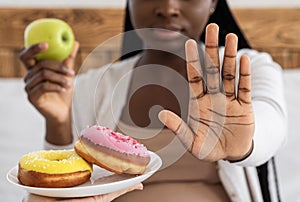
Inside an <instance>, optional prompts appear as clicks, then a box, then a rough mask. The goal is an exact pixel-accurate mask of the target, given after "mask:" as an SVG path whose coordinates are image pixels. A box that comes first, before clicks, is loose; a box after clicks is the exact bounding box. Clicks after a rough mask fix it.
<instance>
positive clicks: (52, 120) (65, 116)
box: [19, 42, 79, 144]
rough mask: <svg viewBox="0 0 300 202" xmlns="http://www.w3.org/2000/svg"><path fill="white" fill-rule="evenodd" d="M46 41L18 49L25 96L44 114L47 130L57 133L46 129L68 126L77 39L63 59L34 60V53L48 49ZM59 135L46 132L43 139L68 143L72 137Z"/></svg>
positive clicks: (63, 128) (77, 45) (77, 46)
mask: <svg viewBox="0 0 300 202" xmlns="http://www.w3.org/2000/svg"><path fill="white" fill-rule="evenodd" d="M47 48H48V44H47V43H39V44H35V45H32V46H30V47H28V48H26V49H24V50H23V51H22V52H21V53H20V56H19V57H20V60H21V61H22V62H23V64H24V65H25V67H26V69H27V74H26V76H25V78H24V81H25V90H26V92H27V95H28V100H29V101H30V102H31V103H32V104H33V105H34V107H35V108H36V109H37V110H38V111H39V112H40V113H41V114H42V115H43V116H44V117H45V119H46V123H47V124H48V126H49V127H47V134H51V133H52V134H58V132H57V131H51V132H49V131H48V130H50V128H62V129H61V131H63V130H65V128H68V130H70V129H69V128H70V123H71V121H70V119H71V118H70V110H71V102H72V95H73V77H74V75H75V73H74V70H73V68H74V63H75V57H76V54H77V51H78V48H79V43H78V42H75V45H74V49H73V52H72V53H71V54H70V56H69V57H68V58H66V59H65V60H64V61H63V62H62V63H59V62H55V61H51V60H40V61H37V60H36V59H35V56H36V55H37V54H38V53H40V52H43V51H45V50H47ZM65 132H66V133H68V137H62V136H61V135H60V137H59V138H57V137H54V136H55V135H49V136H47V137H46V139H47V140H48V141H49V142H52V143H53V144H56V143H57V144H58V143H59V144H70V143H71V141H72V137H71V134H70V131H65Z"/></svg>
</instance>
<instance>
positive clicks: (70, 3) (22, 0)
mask: <svg viewBox="0 0 300 202" xmlns="http://www.w3.org/2000/svg"><path fill="white" fill-rule="evenodd" d="M227 1H228V2H229V4H230V5H231V6H232V7H300V0H263V1H262V0H227ZM125 2H126V0H63V1H62V0H50V1H41V0H0V7H24V6H25V7H81V8H82V7H87V8H89V7H108V8H109V7H113V8H115V7H123V6H124V5H125Z"/></svg>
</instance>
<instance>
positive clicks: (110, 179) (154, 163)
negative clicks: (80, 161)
mask: <svg viewBox="0 0 300 202" xmlns="http://www.w3.org/2000/svg"><path fill="white" fill-rule="evenodd" d="M150 156H151V160H150V162H149V164H148V165H147V167H146V170H145V172H144V174H142V175H138V176H134V175H123V174H121V175H120V174H115V173H112V172H109V171H107V170H105V169H102V168H100V167H98V166H94V171H93V173H92V176H91V178H90V180H89V181H88V182H86V183H84V184H81V185H78V186H75V187H69V188H39V187H30V186H25V185H22V184H20V182H19V180H18V178H17V174H18V167H17V166H16V167H14V168H12V169H11V170H10V171H9V172H8V173H7V180H8V181H9V182H11V183H12V184H14V185H16V186H19V187H22V188H24V189H25V190H26V191H28V192H29V193H32V194H37V195H41V196H49V197H64V198H73V197H87V196H95V195H99V194H106V193H111V192H115V191H118V190H121V189H125V188H127V187H130V186H133V185H135V184H138V183H139V182H142V181H144V180H146V179H147V178H149V177H150V176H151V175H153V174H154V173H155V172H156V171H157V170H158V169H159V168H160V167H161V165H162V161H161V158H160V157H159V156H158V155H157V154H155V153H153V152H150Z"/></svg>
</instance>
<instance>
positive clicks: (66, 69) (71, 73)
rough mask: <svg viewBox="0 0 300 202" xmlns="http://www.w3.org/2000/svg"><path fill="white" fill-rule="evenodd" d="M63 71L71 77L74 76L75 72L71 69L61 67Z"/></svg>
mask: <svg viewBox="0 0 300 202" xmlns="http://www.w3.org/2000/svg"><path fill="white" fill-rule="evenodd" d="M63 71H64V72H65V73H67V74H69V75H71V76H74V75H75V71H74V70H73V69H69V68H68V67H63Z"/></svg>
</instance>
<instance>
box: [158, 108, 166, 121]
mask: <svg viewBox="0 0 300 202" xmlns="http://www.w3.org/2000/svg"><path fill="white" fill-rule="evenodd" d="M158 119H159V120H160V121H161V122H162V123H163V124H164V123H166V121H167V116H166V114H165V112H164V111H163V110H162V111H160V112H159V113H158Z"/></svg>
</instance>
